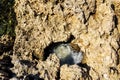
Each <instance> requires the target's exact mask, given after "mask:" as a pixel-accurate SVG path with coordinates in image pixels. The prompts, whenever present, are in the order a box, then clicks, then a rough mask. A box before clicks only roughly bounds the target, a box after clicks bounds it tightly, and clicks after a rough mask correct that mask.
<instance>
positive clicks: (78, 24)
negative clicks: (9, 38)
mask: <svg viewBox="0 0 120 80" xmlns="http://www.w3.org/2000/svg"><path fill="white" fill-rule="evenodd" d="M112 2H113V0H16V2H15V6H14V8H15V12H16V16H17V21H18V25H17V26H16V39H15V44H14V54H20V55H21V56H20V57H21V59H24V58H26V59H27V55H30V57H31V58H32V55H34V56H36V57H37V58H40V59H41V58H43V54H44V49H45V48H46V47H47V46H48V45H49V44H50V43H52V42H62V41H63V42H67V40H68V39H69V38H70V35H73V36H74V37H75V39H74V40H73V41H72V42H71V43H74V44H77V45H78V46H79V47H80V48H81V50H82V51H83V53H84V58H83V61H82V64H86V65H87V66H89V67H90V69H89V70H88V69H86V70H85V72H86V73H87V74H88V75H90V79H93V80H97V79H98V80H110V79H111V80H114V79H116V80H118V79H120V72H119V71H120V67H119V65H120V58H119V56H120V33H119V29H118V28H119V19H118V25H117V24H116V19H117V18H119V14H116V12H117V9H115V10H114V8H113V5H114V4H112ZM116 16H118V17H116ZM25 54H27V55H25ZM23 56H24V57H23ZM54 58H55V60H54ZM29 60H32V59H30V58H29ZM51 60H52V61H51ZM56 60H57V58H56V57H55V56H54V57H51V56H50V57H49V58H48V59H47V60H46V61H41V60H40V62H39V63H38V65H37V67H38V69H39V72H40V76H41V77H42V78H45V79H56V77H57V72H58V68H59V67H60V66H59V62H58V60H57V61H56ZM84 67H85V66H83V68H84ZM74 68H75V69H74ZM77 70H78V71H77ZM41 71H43V72H41ZM64 71H66V73H65V72H64ZM82 71H84V70H83V69H82V68H81V67H76V66H73V67H68V66H64V65H63V66H62V67H61V68H60V79H68V77H70V76H71V77H70V78H72V79H73V80H75V79H76V78H77V79H84V77H83V76H81V75H82V73H81V72H82ZM70 72H71V73H70ZM64 73H65V74H66V75H63V74H64ZM75 76H77V77H75Z"/></svg>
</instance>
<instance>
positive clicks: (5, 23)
mask: <svg viewBox="0 0 120 80" xmlns="http://www.w3.org/2000/svg"><path fill="white" fill-rule="evenodd" d="M13 6H14V0H0V36H2V35H3V34H8V35H10V36H12V37H14V36H15V31H14V30H15V25H16V24H17V21H16V17H15V16H16V15H15V12H14V9H13Z"/></svg>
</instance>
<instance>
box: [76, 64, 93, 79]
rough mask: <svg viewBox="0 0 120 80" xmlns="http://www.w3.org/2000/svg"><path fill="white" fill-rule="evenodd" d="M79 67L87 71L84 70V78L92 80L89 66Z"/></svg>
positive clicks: (82, 65) (81, 65)
mask: <svg viewBox="0 0 120 80" xmlns="http://www.w3.org/2000/svg"><path fill="white" fill-rule="evenodd" d="M78 66H80V67H81V68H85V69H86V70H87V71H85V70H84V69H82V77H83V78H84V79H85V80H86V79H88V80H92V77H91V76H90V75H89V71H90V66H88V65H87V64H82V63H79V64H78Z"/></svg>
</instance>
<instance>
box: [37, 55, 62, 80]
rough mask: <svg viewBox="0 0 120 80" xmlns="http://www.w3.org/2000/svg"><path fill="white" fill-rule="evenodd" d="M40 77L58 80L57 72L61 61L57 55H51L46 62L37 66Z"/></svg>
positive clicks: (40, 62) (46, 79)
mask: <svg viewBox="0 0 120 80" xmlns="http://www.w3.org/2000/svg"><path fill="white" fill-rule="evenodd" d="M37 68H38V70H39V74H40V77H41V78H43V79H45V80H56V79H57V78H58V75H57V72H58V71H59V68H60V64H59V59H58V58H57V56H56V55H55V54H53V55H50V56H49V57H48V58H47V60H46V61H44V62H42V61H39V63H38V64H37Z"/></svg>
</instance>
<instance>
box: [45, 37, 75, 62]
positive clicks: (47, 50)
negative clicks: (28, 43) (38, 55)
mask: <svg viewBox="0 0 120 80" xmlns="http://www.w3.org/2000/svg"><path fill="white" fill-rule="evenodd" d="M74 39H75V37H74V36H73V35H70V37H69V38H68V40H67V41H66V42H65V41H61V42H51V43H50V44H49V45H48V46H47V47H46V48H45V49H44V55H43V60H46V59H47V57H48V56H49V55H50V54H51V53H53V49H54V48H55V47H56V46H58V45H60V44H67V43H70V42H71V41H72V40H74Z"/></svg>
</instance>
